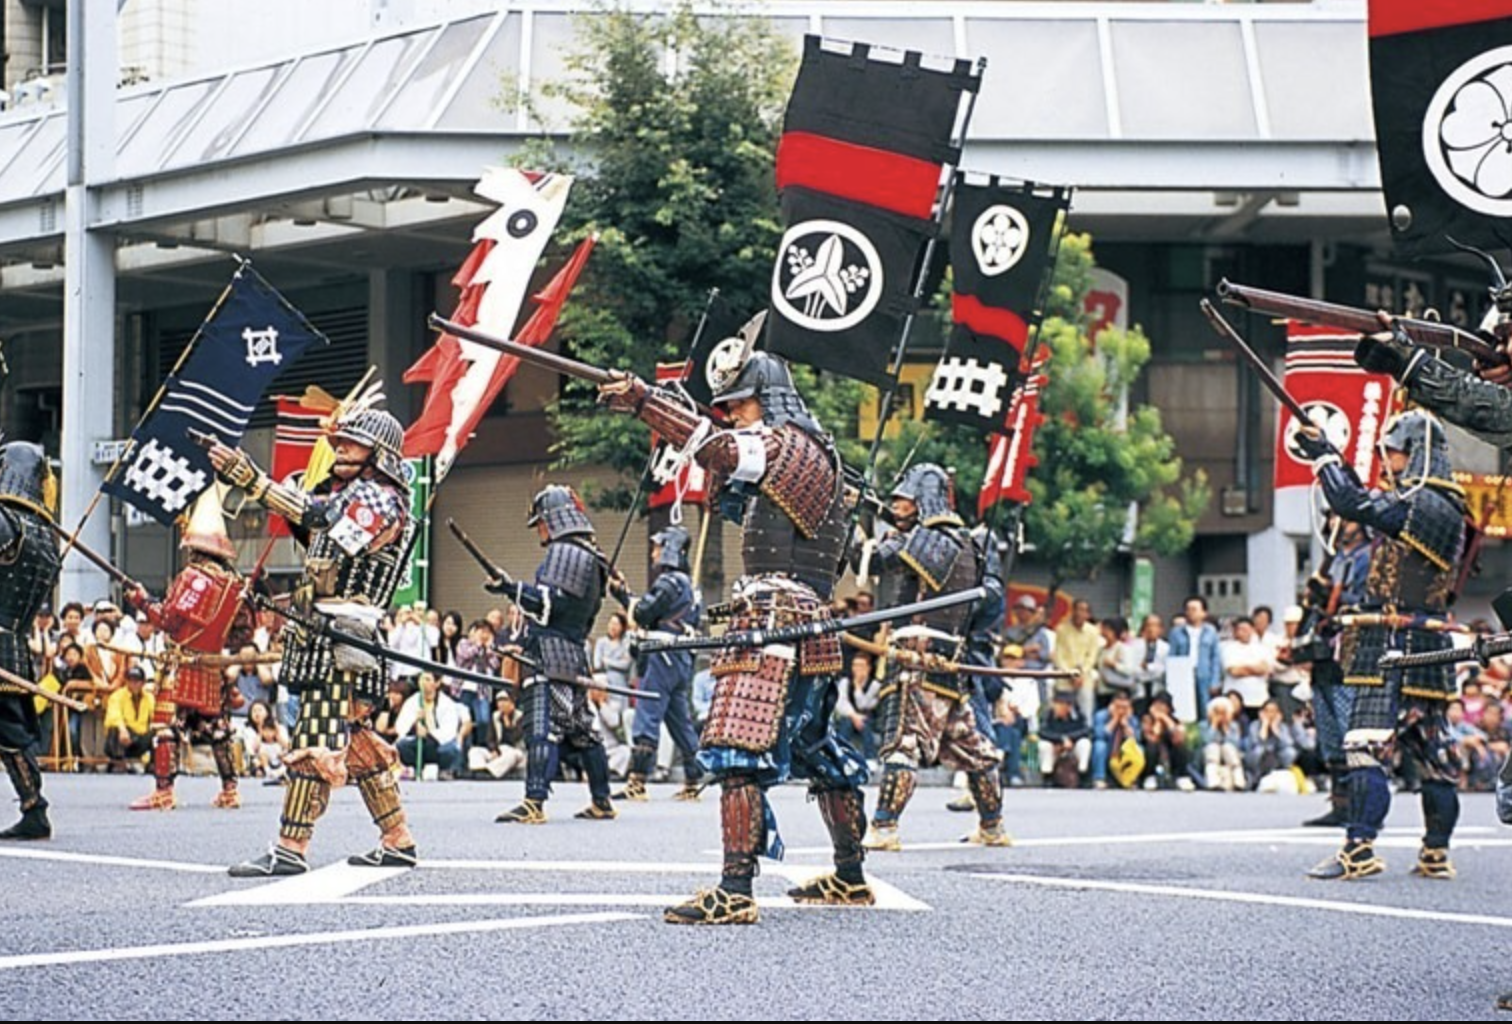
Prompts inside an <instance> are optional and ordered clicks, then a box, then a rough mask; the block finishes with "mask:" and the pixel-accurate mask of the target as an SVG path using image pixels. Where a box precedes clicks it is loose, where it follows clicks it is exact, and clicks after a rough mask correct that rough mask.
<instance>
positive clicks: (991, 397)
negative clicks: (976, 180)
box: [924, 176, 1070, 434]
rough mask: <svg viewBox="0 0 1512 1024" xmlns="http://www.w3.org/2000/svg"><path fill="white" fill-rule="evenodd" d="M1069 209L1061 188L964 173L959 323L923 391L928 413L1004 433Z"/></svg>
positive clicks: (956, 259) (957, 251)
mask: <svg viewBox="0 0 1512 1024" xmlns="http://www.w3.org/2000/svg"><path fill="white" fill-rule="evenodd" d="M1069 205H1070V194H1069V192H1067V191H1065V190H1063V189H1052V190H1049V191H1045V190H1042V189H1036V188H1035V187H1034V186H1032V185H1027V184H1006V183H1003V182H1000V181H998V180H997V179H996V178H989V179H987V181H986V183H985V184H972V183H970V182H969V181H967V180H964V176H958V177H957V181H956V188H955V212H954V215H953V223H954V226H953V227H952V229H951V233H950V264H951V268H952V271H953V273H954V279H955V292H954V294H953V295H952V296H951V316H952V319H953V320H954V321H955V327H954V329H953V330H952V332H951V336H950V344H949V346H948V347H947V349H946V352H945V357H944V358H943V359H942V360H940V365H939V366H937V367H936V368H935V373H934V377H933V378H932V379H931V381H930V384H929V390H928V391H927V392H926V393H925V395H924V418H925V419H927V420H934V421H938V422H942V423H961V424H965V425H967V426H971V427H975V428H976V429H978V430H980V431H981V432H982V433H983V434H989V433H993V432H994V431H997V430H1000V429H1001V428H1002V423H1003V413H1004V410H1005V409H1006V408H1007V406H1008V402H1009V400H1010V398H1011V397H1012V396H1013V393H1014V389H1015V388H1017V387H1018V386H1019V384H1020V383H1021V382H1022V380H1023V378H1022V375H1021V374H1020V373H1019V363H1020V362H1021V361H1022V359H1023V357H1024V353H1025V349H1026V347H1027V345H1028V339H1029V333H1030V331H1032V330H1033V329H1034V328H1035V327H1037V326H1038V325H1039V321H1040V317H1041V316H1042V311H1041V310H1040V308H1039V303H1040V298H1041V295H1042V293H1043V290H1044V281H1045V278H1046V275H1047V274H1049V273H1050V272H1051V271H1052V270H1053V267H1052V260H1053V259H1054V254H1055V251H1056V248H1057V243H1058V239H1059V233H1060V230H1061V227H1062V225H1063V223H1064V222H1063V220H1062V218H1061V214H1062V213H1064V212H1065V211H1066V209H1067V208H1068V207H1069Z"/></svg>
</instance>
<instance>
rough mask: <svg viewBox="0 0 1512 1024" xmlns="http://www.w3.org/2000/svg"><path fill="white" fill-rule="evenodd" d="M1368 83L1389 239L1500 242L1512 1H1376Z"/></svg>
mask: <svg viewBox="0 0 1512 1024" xmlns="http://www.w3.org/2000/svg"><path fill="white" fill-rule="evenodd" d="M1369 29H1370V88H1371V94H1372V102H1373V105H1374V108H1375V127H1376V148H1377V152H1378V153H1379V155H1380V161H1381V184H1382V186H1383V189H1384V191H1385V193H1386V212H1387V215H1388V219H1389V220H1390V223H1391V234H1392V239H1393V241H1394V242H1395V243H1396V247H1397V249H1398V251H1399V252H1401V253H1403V254H1404V255H1421V254H1427V253H1435V252H1448V251H1450V250H1451V249H1452V246H1451V245H1450V244H1449V242H1448V238H1449V237H1451V236H1452V237H1453V238H1455V239H1456V240H1458V241H1460V242H1464V243H1466V244H1470V245H1478V246H1481V247H1482V248H1487V249H1496V248H1502V247H1504V246H1505V245H1506V244H1507V243H1506V242H1505V241H1504V240H1503V239H1501V238H1500V237H1499V236H1498V235H1497V231H1496V229H1497V228H1498V227H1499V226H1500V227H1502V230H1503V231H1505V230H1506V229H1505V226H1504V225H1505V224H1506V223H1507V222H1508V220H1509V218H1512V149H1509V148H1508V137H1507V132H1508V127H1507V125H1508V121H1509V117H1512V115H1509V111H1512V0H1454V2H1453V3H1450V2H1448V0H1438V2H1430V0H1370V9H1369Z"/></svg>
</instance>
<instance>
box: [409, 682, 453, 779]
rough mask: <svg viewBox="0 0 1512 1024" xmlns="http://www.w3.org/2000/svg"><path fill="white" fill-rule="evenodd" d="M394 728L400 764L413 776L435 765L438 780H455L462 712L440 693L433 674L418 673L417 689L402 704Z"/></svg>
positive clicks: (422, 773) (422, 774) (421, 774)
mask: <svg viewBox="0 0 1512 1024" xmlns="http://www.w3.org/2000/svg"><path fill="white" fill-rule="evenodd" d="M394 727H395V730H396V731H397V732H398V734H399V743H398V747H399V760H400V762H401V763H403V764H404V765H406V766H407V767H409V768H411V769H413V770H414V772H415V774H416V775H420V776H424V775H425V774H426V772H425V770H424V769H425V768H428V767H429V766H432V765H435V766H436V767H437V769H438V774H439V776H440V777H441V778H443V779H454V778H456V776H457V769H458V768H459V767H461V764H462V747H461V746H460V744H459V743H458V739H459V737H460V735H461V729H462V713H461V710H460V709H459V708H458V707H457V702H456V701H454V700H452V699H451V698H450V697H448V696H447V695H446V694H444V693H442V692H441V681H440V680H439V679H437V678H436V676H435V674H434V673H432V672H421V673H420V690H419V692H418V693H415V694H414V695H412V696H411V697H410V698H409V699H408V700H406V701H405V702H404V706H403V707H402V708H400V710H399V718H398V720H397V721H396V722H395V726H394Z"/></svg>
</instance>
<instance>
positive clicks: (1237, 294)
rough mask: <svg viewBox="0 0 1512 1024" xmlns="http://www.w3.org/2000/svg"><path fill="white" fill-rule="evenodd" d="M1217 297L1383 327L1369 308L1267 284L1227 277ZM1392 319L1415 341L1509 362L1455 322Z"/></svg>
mask: <svg viewBox="0 0 1512 1024" xmlns="http://www.w3.org/2000/svg"><path fill="white" fill-rule="evenodd" d="M1218 297H1219V298H1220V299H1222V300H1223V301H1224V302H1227V303H1228V304H1229V305H1232V306H1243V307H1244V308H1245V309H1248V310H1250V311H1252V312H1255V313H1264V314H1266V315H1268V316H1276V317H1285V318H1287V319H1289V320H1300V321H1302V322H1303V323H1308V324H1313V325H1315V326H1318V327H1337V328H1339V329H1341V330H1344V331H1348V332H1350V333H1351V334H1375V333H1377V332H1378V331H1380V330H1381V321H1380V319H1379V318H1378V317H1377V316H1376V314H1375V313H1372V312H1369V311H1368V310H1364V309H1355V308H1354V307H1353V306H1341V305H1339V304H1338V303H1334V302H1323V301H1321V300H1319V299H1306V298H1303V297H1301V296H1299V295H1287V294H1286V293H1284V292H1272V291H1267V290H1265V289H1264V288H1251V287H1249V286H1248V285H1243V284H1234V283H1233V282H1232V281H1229V280H1227V279H1225V280H1222V281H1219V282H1218ZM1393 320H1394V321H1395V322H1396V324H1397V325H1398V326H1400V327H1401V328H1402V330H1403V331H1404V332H1405V333H1406V335H1407V337H1408V338H1410V339H1412V341H1413V343H1414V344H1418V345H1422V346H1424V347H1425V348H1452V349H1457V350H1458V351H1460V352H1464V353H1467V354H1468V355H1470V356H1472V357H1474V359H1475V361H1476V362H1478V363H1482V364H1484V365H1487V366H1502V365H1505V364H1506V363H1507V362H1508V358H1507V353H1506V352H1504V351H1502V350H1501V349H1499V348H1497V347H1496V346H1495V345H1492V344H1491V343H1490V342H1488V341H1486V339H1484V338H1482V337H1480V336H1479V335H1477V334H1473V333H1471V332H1470V331H1465V330H1461V329H1460V328H1458V327H1455V326H1454V325H1453V324H1445V323H1439V322H1438V321H1436V320H1420V319H1418V318H1416V317H1408V316H1399V317H1393Z"/></svg>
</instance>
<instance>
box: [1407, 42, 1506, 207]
mask: <svg viewBox="0 0 1512 1024" xmlns="http://www.w3.org/2000/svg"><path fill="white" fill-rule="evenodd" d="M1509 109H1512V46H1499V47H1496V48H1495V49H1491V50H1487V51H1485V52H1484V53H1480V54H1477V55H1476V56H1474V57H1472V58H1470V59H1469V60H1467V61H1465V63H1463V64H1461V65H1460V66H1459V67H1457V68H1455V69H1454V70H1453V71H1451V72H1450V73H1449V76H1448V77H1447V78H1445V79H1444V81H1443V82H1442V83H1440V85H1439V87H1438V90H1437V91H1436V92H1435V93H1434V94H1433V99H1431V100H1429V102H1428V109H1427V110H1426V111H1425V112H1424V114H1423V158H1424V160H1426V161H1427V164H1428V170H1429V172H1430V173H1431V174H1432V175H1433V180H1434V181H1436V182H1438V184H1439V187H1440V188H1442V189H1443V190H1444V192H1445V193H1447V194H1448V195H1449V197H1450V198H1451V199H1453V200H1454V201H1455V202H1457V203H1459V204H1460V205H1462V206H1466V207H1469V208H1470V209H1472V210H1474V211H1476V212H1477V213H1484V214H1488V215H1489V216H1492V217H1512V151H1509V150H1508V148H1507V146H1508V142H1509V141H1512V140H1509V136H1512V119H1509V117H1508V114H1507V112H1508V110H1509Z"/></svg>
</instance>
